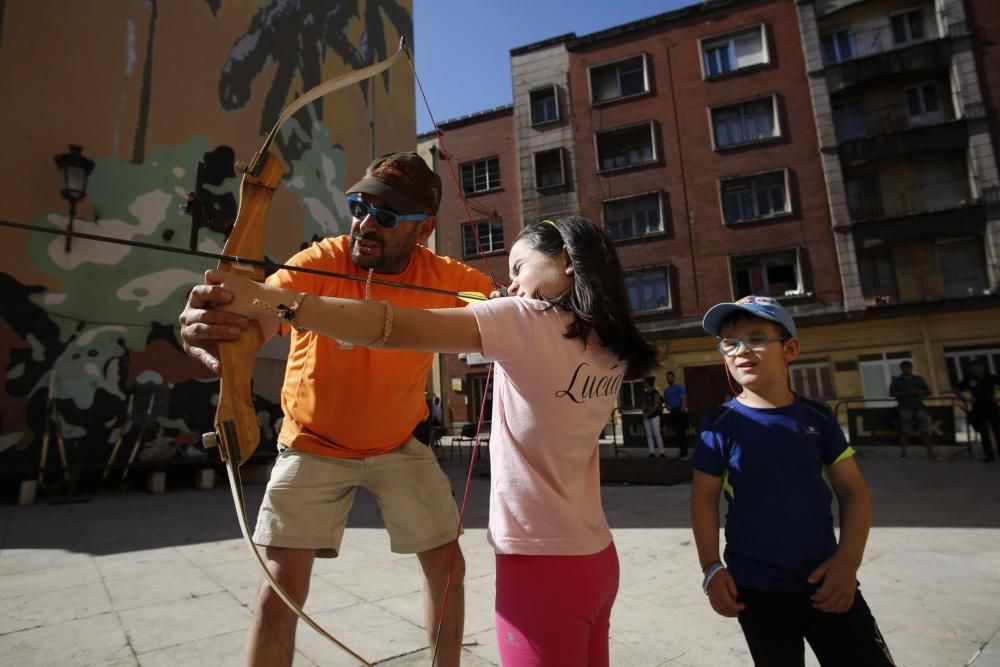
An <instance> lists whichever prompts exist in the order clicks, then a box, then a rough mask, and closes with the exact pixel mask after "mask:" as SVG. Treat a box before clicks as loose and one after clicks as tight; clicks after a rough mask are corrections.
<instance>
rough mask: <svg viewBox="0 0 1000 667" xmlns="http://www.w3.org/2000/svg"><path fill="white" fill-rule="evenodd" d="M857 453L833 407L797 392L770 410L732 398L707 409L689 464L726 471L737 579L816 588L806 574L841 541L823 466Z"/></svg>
mask: <svg viewBox="0 0 1000 667" xmlns="http://www.w3.org/2000/svg"><path fill="white" fill-rule="evenodd" d="M853 455H854V450H853V449H851V447H850V446H849V445H848V444H847V441H846V440H845V439H844V434H843V432H842V431H841V430H840V425H839V424H838V423H837V419H836V416H835V415H834V414H833V412H832V411H831V410H830V409H829V408H828V407H826V406H825V405H823V404H821V403H816V402H815V401H810V400H808V399H804V398H801V397H798V396H796V398H795V402H794V403H792V404H791V405H789V406H787V407H783V408H775V409H769V410H764V409H757V408H749V407H747V406H745V405H743V404H742V403H740V402H739V401H737V400H736V399H735V398H734V399H731V400H730V401H728V402H727V403H725V404H724V405H721V406H719V407H716V408H713V409H712V410H711V411H710V412H709V413H708V414H706V415H705V417H704V418H703V419H702V423H701V435H700V439H699V442H698V445H697V447H696V448H695V452H694V457H693V458H692V460H691V465H692V467H694V469H695V470H700V471H701V472H703V473H706V474H708V475H713V476H716V477H722V487H723V491H724V493H725V496H726V500H727V501H728V504H729V512H728V513H727V515H726V551H725V560H726V566H727V567H728V568H729V572H730V574H731V575H732V577H733V580H734V581H735V582H736V585H737V586H742V587H745V588H754V589H760V590H768V591H812V590H814V589H815V588H817V586H815V585H812V584H809V582H808V581H807V578H808V576H809V575H810V574H811V573H812V571H813V570H814V569H816V567H817V566H818V565H819V564H820V563H822V562H823V561H825V560H826V559H827V558H829V557H830V556H832V555H833V552H834V551H835V550H836V548H837V540H836V537H835V535H834V532H833V512H832V510H831V507H830V505H831V501H832V500H833V493H832V491H831V490H830V486H829V484H827V482H826V479H825V478H824V468H825V467H826V466H831V465H833V464H834V463H837V462H839V461H841V460H843V459H845V458H849V457H851V456H853Z"/></svg>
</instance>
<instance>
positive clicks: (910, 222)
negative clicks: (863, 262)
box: [847, 179, 997, 247]
mask: <svg viewBox="0 0 1000 667" xmlns="http://www.w3.org/2000/svg"><path fill="white" fill-rule="evenodd" d="M856 184H857V181H854V182H853V183H852V182H849V184H848V191H849V194H848V197H847V203H848V211H849V214H850V217H851V222H852V223H853V229H852V232H853V234H854V239H855V242H856V243H857V244H858V245H859V247H864V246H867V245H871V244H872V243H885V242H890V241H901V240H907V239H918V238H931V237H938V236H950V235H981V234H983V233H985V230H986V203H989V202H992V200H994V199H997V193H995V192H992V191H991V192H988V193H983V196H980V197H973V196H971V195H969V194H968V193H969V183H968V181H967V180H965V179H962V180H953V181H939V182H934V183H927V184H925V185H921V186H915V187H904V188H893V189H885V190H882V191H878V190H875V189H873V188H871V187H864V188H860V189H859V188H857V187H855V186H856ZM852 190H853V192H852Z"/></svg>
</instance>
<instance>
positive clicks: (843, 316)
mask: <svg viewBox="0 0 1000 667" xmlns="http://www.w3.org/2000/svg"><path fill="white" fill-rule="evenodd" d="M925 4H926V6H916V8H915V9H914V7H915V6H914V5H912V4H900V3H899V2H893V1H892V0H861V1H858V0H855V1H854V2H849V1H848V0H842V1H841V2H839V3H838V2H833V1H832V0H828V1H825V2H819V1H817V2H813V1H812V0H800V1H799V2H797V3H796V2H789V1H787V0H719V1H716V2H708V3H704V4H698V5H693V6H690V7H686V8H683V9H680V10H677V11H674V12H670V13H666V14H661V15H658V16H654V17H651V18H649V19H645V20H641V21H636V22H633V23H629V24H625V25H620V26H615V27H612V28H609V29H607V30H603V31H600V32H597V33H593V34H590V35H584V36H580V37H578V36H576V35H574V34H569V35H562V36H558V37H554V38H552V39H549V40H545V41H542V42H538V43H535V44H530V45H527V46H523V47H520V48H516V49H514V50H512V51H511V73H512V80H513V104H512V106H511V107H504V108H501V109H496V110H492V111H487V112H483V113H481V114H475V115H472V116H469V117H465V118H461V119H456V120H454V121H449V122H446V123H444V124H443V125H442V128H441V129H442V131H443V132H444V136H445V143H446V144H447V146H448V150H449V152H450V157H451V158H452V161H453V163H454V165H455V169H456V170H457V171H458V173H459V174H460V183H461V187H462V189H463V191H464V193H465V195H466V197H467V200H468V202H469V204H470V207H471V208H472V209H473V220H474V221H475V224H476V225H477V228H479V229H480V230H483V229H486V230H488V231H489V232H490V233H489V234H488V238H489V239H490V245H489V248H488V249H489V250H490V251H492V252H497V253H498V254H496V255H495V256H494V255H491V256H490V258H489V259H490V261H491V264H493V266H494V271H495V272H496V273H497V275H498V276H499V277H501V278H502V279H506V276H505V275H503V273H504V270H505V268H506V256H505V255H503V254H502V250H501V248H502V247H503V246H504V245H506V246H507V247H509V242H510V239H512V237H513V235H514V234H516V232H517V230H518V229H519V228H520V227H521V226H522V225H523V224H524V223H525V222H530V221H535V220H539V219H544V218H546V217H553V216H558V215H563V214H581V215H584V216H586V217H588V218H590V219H592V220H594V221H598V222H600V223H601V224H603V225H604V226H605V228H606V229H607V230H608V232H609V233H610V234H611V235H612V237H613V238H615V239H616V242H617V246H618V251H619V255H620V257H621V260H622V263H623V265H624V267H625V268H626V271H627V283H628V288H629V297H630V301H631V305H632V307H633V310H634V312H635V313H636V317H637V319H638V320H639V322H640V326H641V327H642V329H643V330H644V331H645V332H646V333H647V335H648V336H649V337H650V338H651V339H652V340H654V342H656V344H657V345H658V347H659V348H660V351H661V353H662V356H663V359H664V368H663V370H662V371H661V372H665V371H666V370H668V369H669V370H674V371H675V372H676V373H677V374H678V376H679V377H680V378H682V382H683V383H684V384H686V385H687V387H688V391H689V396H690V403H691V405H692V409H693V410H695V411H698V410H699V409H703V408H705V407H708V406H710V405H713V404H715V403H718V402H719V400H720V399H721V398H722V397H723V396H724V395H725V393H726V383H725V378H724V376H723V373H722V370H721V365H720V364H719V360H718V358H717V354H715V353H714V351H713V350H712V344H711V341H709V340H708V339H707V338H705V337H704V335H703V334H702V332H701V329H700V319H701V316H702V315H703V314H704V312H705V310H706V309H707V308H708V307H710V306H711V305H712V304H714V303H717V302H719V301H727V300H732V299H734V298H738V297H740V296H743V295H745V294H749V293H756V294H769V295H772V296H776V297H778V298H780V299H781V300H782V302H783V303H784V304H785V305H786V306H788V307H789V308H790V309H791V310H792V311H793V312H794V313H795V315H796V317H797V318H798V320H799V322H800V328H801V332H800V333H801V337H802V339H803V346H804V351H805V352H804V354H803V358H802V360H801V361H800V362H799V363H797V364H795V365H794V366H793V368H792V382H793V384H794V385H795V388H796V389H797V390H798V391H799V392H800V393H803V394H804V395H809V396H813V397H816V398H821V399H826V400H829V401H831V403H834V402H836V401H838V400H840V399H843V398H848V397H850V398H855V397H857V398H866V399H875V398H882V397H884V396H885V383H886V380H887V378H888V376H889V374H890V373H891V372H894V369H895V366H896V365H898V363H899V361H900V360H901V359H903V358H909V359H913V360H914V361H915V362H916V364H917V366H918V368H921V372H922V373H923V374H924V375H925V376H928V382H931V384H932V387H933V388H934V390H935V393H940V392H942V391H945V390H947V388H948V387H949V386H950V383H952V382H954V381H955V380H956V379H957V378H958V377H960V376H961V373H962V372H963V364H964V363H965V362H967V360H968V358H969V357H970V355H973V354H984V355H988V356H989V357H990V361H991V364H994V366H993V369H994V371H996V370H1000V369H998V368H997V367H996V365H997V364H1000V333H998V332H997V331H996V326H995V324H994V326H992V327H990V326H986V325H984V318H986V319H989V318H992V321H993V322H994V323H996V322H998V321H1000V308H998V304H1000V299H998V298H997V296H996V295H995V294H991V293H987V292H990V288H991V287H992V286H995V285H997V282H998V279H1000V276H998V267H997V252H998V249H997V246H996V240H995V239H996V238H997V236H996V224H997V223H996V220H995V219H996V217H997V215H998V207H997V206H996V201H995V200H994V199H992V198H991V197H993V195H992V194H991V193H993V192H995V190H994V189H993V188H995V186H996V178H997V177H996V164H995V158H994V148H993V147H994V146H995V140H996V135H995V134H993V135H992V136H991V132H990V124H991V123H995V122H996V112H995V110H992V109H995V107H992V106H991V104H990V103H989V99H988V98H986V97H984V94H983V93H982V92H981V90H982V87H981V85H980V82H979V78H978V75H977V68H976V59H975V58H973V52H974V49H973V46H972V45H973V43H974V40H973V39H972V38H971V37H970V31H969V30H968V28H967V26H968V21H967V20H966V17H965V12H964V9H963V6H962V4H961V2H960V0H938V2H937V3H936V4H934V3H932V2H928V3H925ZM972 4H973V5H975V4H976V3H972ZM980 4H982V5H983V9H982V12H985V14H986V15H988V16H992V17H994V20H993V23H992V27H993V28H995V27H996V20H995V15H996V13H997V12H996V10H995V9H991V8H989V7H987V4H988V3H985V2H983V3H980ZM907 8H909V10H910V11H911V13H907V11H906V10H907ZM912 11H916V14H913V13H912ZM900 12H902V14H901V13H900ZM900 16H902V18H899V17H900ZM900 26H902V27H900ZM962 26H966V27H965V28H964V30H963V28H962ZM901 30H902V31H909V32H905V33H899V31H901ZM873 31H874V32H873ZM894 31H895V32H896V33H899V35H900V36H901V37H900V39H901V41H893V40H892V39H891V36H892V35H893V34H894ZM872 34H880V35H882V36H883V38H885V37H886V36H887V35H888V36H889V39H887V41H885V42H884V44H883V46H882V47H881V48H875V50H871V49H868V48H867V45H868V44H869V42H867V41H865V39H866V38H867V37H868V36H870V35H872ZM850 35H857V38H856V39H855V38H854V37H851V36H850ZM991 35H992V33H989V32H986V31H984V34H982V35H979V39H981V40H982V41H983V42H984V43H986V44H989V43H990V41H989V38H990V36H991ZM852 40H853V41H852ZM862 43H864V44H866V49H867V50H862V49H861V48H860V46H859V45H860V44H862ZM849 45H854V49H855V50H854V51H851V50H849V48H851V47H850V46H849ZM838 49H839V50H838ZM977 57H978V58H979V62H984V59H988V58H992V59H993V61H994V62H995V60H996V56H995V55H992V53H991V52H977ZM994 76H995V74H994ZM984 100H985V101H984ZM945 107H947V109H948V110H947V111H946V110H945ZM866 119H867V120H866ZM845 132H846V133H845ZM418 141H420V142H422V143H423V144H424V145H433V144H434V143H435V141H436V139H435V137H434V136H433V135H432V134H429V135H424V136H422V137H419V138H418ZM880 175H881V176H882V179H881V185H878V186H877V185H876V183H877V182H878V181H877V177H878V176H880ZM445 180H446V181H449V179H448V178H447V177H446V179H445ZM941 183H945V184H947V187H946V188H945V187H942V186H940V184H941ZM877 187H881V188H882V189H881V192H880V194H881V199H879V197H878V196H877V195H876V191H877V190H876V188H877ZM444 199H445V200H446V201H450V202H451V204H449V205H448V206H447V207H443V209H442V217H441V223H440V224H439V238H440V241H439V252H443V253H444V254H451V255H452V256H456V257H467V258H470V263H473V264H474V265H478V264H477V263H476V261H475V260H473V259H471V257H472V256H473V254H478V253H473V252H470V251H472V250H474V246H470V245H469V242H468V236H469V234H470V231H471V230H470V225H469V224H468V223H467V222H466V215H465V213H464V212H463V211H461V210H460V208H461V206H460V204H459V203H458V193H457V192H456V191H455V188H454V185H452V184H451V183H450V182H446V183H445V195H444ZM500 235H502V238H500ZM494 259H495V260H496V261H494ZM498 266H499V267H500V271H497V267H498ZM918 276H919V277H921V280H922V281H923V282H919V281H916V280H915V278H916V277H918ZM876 357H878V358H877V359H876ZM465 361H469V359H466V360H465ZM473 361H478V360H473ZM446 366H447V368H446V369H445V371H444V374H445V375H446V376H447V379H446V382H445V383H446V384H448V383H450V381H451V379H452V378H454V379H457V380H459V381H460V382H461V386H462V390H461V394H458V393H457V392H452V396H451V399H452V401H451V404H452V408H453V416H454V418H455V419H456V420H459V421H462V420H469V421H472V420H473V419H474V416H473V414H472V412H471V411H470V410H466V411H465V412H466V414H465V415H463V414H462V412H463V411H462V410H461V406H462V405H463V404H466V405H468V406H469V407H476V406H478V400H479V398H478V395H477V394H476V392H475V391H474V390H472V384H470V382H468V381H463V378H467V377H468V378H473V381H475V377H476V376H478V375H481V374H482V373H483V372H484V370H483V369H485V366H483V365H473V366H468V365H464V364H462V363H461V362H459V361H458V360H452V361H451V362H449V363H448V364H446ZM458 386H459V385H458V384H455V387H456V388H457V387H458ZM632 391H633V388H632V387H630V386H628V385H626V386H625V387H624V388H623V393H622V396H621V404H622V407H623V409H625V410H627V409H629V408H631V407H633V405H634V398H633V393H632ZM479 395H481V391H480V392H479Z"/></svg>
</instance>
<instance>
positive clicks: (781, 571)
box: [691, 296, 894, 667]
mask: <svg viewBox="0 0 1000 667" xmlns="http://www.w3.org/2000/svg"><path fill="white" fill-rule="evenodd" d="M702 327H703V328H704V329H705V331H707V332H708V333H710V334H712V335H714V336H717V337H718V338H719V343H718V349H719V351H720V352H721V353H722V355H723V358H724V360H725V365H726V370H727V372H728V373H729V374H730V375H731V376H732V378H733V379H734V380H735V381H736V382H737V383H738V384H739V385H740V386H741V387H742V389H743V391H742V393H741V394H739V395H738V396H736V397H734V398H733V399H731V400H730V401H728V402H727V403H726V404H724V405H722V406H719V407H717V408H715V409H713V410H711V411H710V412H709V413H708V414H707V415H705V418H704V419H703V420H702V426H701V437H700V441H699V442H698V444H697V447H696V448H695V453H694V458H693V459H692V467H694V469H695V471H694V481H693V485H692V488H691V523H692V527H693V529H694V538H695V543H696V544H697V547H698V558H699V559H700V561H701V567H702V571H703V573H704V580H703V584H702V587H703V589H704V591H705V593H706V594H707V595H708V597H709V601H710V602H711V604H712V608H713V609H715V611H716V612H718V613H719V614H721V615H722V616H729V617H733V616H736V617H738V618H739V622H740V627H741V628H742V629H743V634H744V636H745V637H746V640H747V645H748V646H749V648H750V654H751V655H752V656H753V660H754V664H756V665H768V666H772V665H777V666H779V667H785V666H792V665H795V666H800V665H804V664H805V662H804V661H805V647H804V645H803V639H805V641H808V642H809V645H810V646H811V647H812V650H813V652H814V653H815V654H816V657H817V658H818V660H819V662H820V664H821V665H823V666H824V667H827V666H831V665H837V666H840V665H850V666H851V667H867V666H869V665H872V666H874V665H878V666H885V665H890V666H891V665H894V663H893V661H892V656H891V655H890V653H889V649H888V648H887V647H886V645H885V641H884V640H883V639H882V635H881V633H880V632H879V630H878V626H877V625H876V623H875V618H874V617H873V616H872V614H871V611H870V610H869V609H868V605H867V604H866V603H865V600H864V598H863V597H862V596H861V591H860V590H858V587H857V586H858V584H857V578H856V577H857V571H858V567H860V565H861V559H862V556H863V554H864V550H865V542H866V541H867V539H868V529H869V525H870V523H871V499H870V497H869V495H868V488H867V487H866V486H865V482H864V479H863V478H862V476H861V471H860V470H859V469H858V466H857V463H855V461H854V458H853V455H854V450H852V449H851V448H850V447H849V446H848V444H847V441H846V440H845V439H844V435H843V432H842V431H841V430H840V426H839V424H838V423H837V419H836V417H835V416H834V414H833V412H832V411H831V410H830V409H829V408H827V407H826V406H825V405H823V404H821V403H816V402H813V401H810V400H807V399H804V398H800V397H798V396H796V395H795V393H794V392H792V390H791V388H790V386H789V381H788V364H789V363H790V362H791V361H792V360H794V359H795V358H796V357H797V356H798V354H799V340H798V339H797V338H796V337H795V335H796V330H795V322H794V321H793V320H792V317H791V315H789V313H788V311H787V310H785V309H784V307H782V306H781V304H779V303H778V302H777V301H776V300H774V299H771V298H769V297H758V296H747V297H744V298H742V299H740V300H739V301H737V302H736V303H721V304H718V305H716V306H714V307H712V308H711V309H709V311H708V312H707V313H706V314H705V318H704V320H703V321H702ZM824 474H825V476H826V479H824ZM826 480H829V484H827V481H826ZM831 486H832V487H833V493H835V494H836V495H837V501H838V503H839V505H840V542H839V544H838V542H837V539H836V536H835V535H834V531H833V514H832V511H831V501H832V499H833V497H832V494H831V491H830V487H831ZM723 491H724V492H725V494H726V500H727V501H728V504H729V512H728V514H727V516H726V551H725V564H723V563H722V561H721V560H720V559H719V510H718V507H719V494H720V493H721V492H723Z"/></svg>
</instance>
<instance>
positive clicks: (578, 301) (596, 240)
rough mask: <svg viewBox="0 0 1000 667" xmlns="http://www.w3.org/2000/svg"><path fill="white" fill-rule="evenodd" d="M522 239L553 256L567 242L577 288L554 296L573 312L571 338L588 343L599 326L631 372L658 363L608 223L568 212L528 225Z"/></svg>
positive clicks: (641, 371) (568, 331) (634, 373)
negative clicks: (635, 316)
mask: <svg viewBox="0 0 1000 667" xmlns="http://www.w3.org/2000/svg"><path fill="white" fill-rule="evenodd" d="M521 240H523V241H525V242H526V243H527V244H528V246H529V247H530V248H531V249H532V250H537V251H538V252H541V253H543V254H545V255H549V256H550V257H551V256H554V255H558V254H559V253H560V252H562V249H563V248H565V249H566V253H567V254H568V255H569V260H570V262H572V263H573V274H574V276H575V278H574V280H573V287H572V289H570V290H569V291H568V292H566V294H564V295H563V296H561V297H559V298H558V299H550V301H552V303H553V304H554V305H557V306H559V307H560V308H564V309H565V310H568V311H570V312H572V313H573V315H574V319H573V323H572V324H570V325H569V327H567V328H566V338H579V339H581V340H582V341H583V343H584V345H586V344H587V339H588V338H589V337H590V332H591V331H594V332H595V333H596V334H597V336H598V338H600V339H601V343H603V344H604V346H605V347H607V348H608V349H610V350H611V351H612V352H614V353H615V354H616V355H618V357H619V358H620V359H622V360H624V361H625V363H626V364H627V366H628V371H627V373H626V375H627V377H630V378H640V377H643V376H645V375H647V374H648V373H649V372H650V371H652V370H653V369H654V368H656V367H657V366H659V362H658V361H657V359H656V348H654V347H653V346H652V345H650V344H649V343H648V342H646V340H645V339H644V338H643V337H642V335H641V334H640V333H639V329H638V328H637V327H636V326H635V322H633V321H632V311H631V308H630V307H629V301H628V294H627V292H626V291H625V277H624V275H623V273H622V266H621V262H619V261H618V253H617V252H615V247H614V245H613V244H612V243H611V239H610V238H609V237H608V235H607V233H605V231H604V229H603V228H601V227H599V226H597V225H595V224H594V223H592V222H591V221H590V220H587V219H586V218H582V217H580V216H566V217H562V218H558V219H556V220H544V221H542V222H537V223H534V224H531V225H528V226H527V227H525V228H524V229H522V230H521V232H520V233H519V234H518V235H517V237H516V238H515V239H514V242H515V243H516V242H517V241H521Z"/></svg>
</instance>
